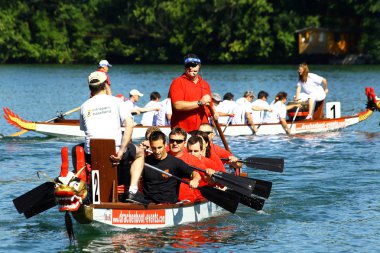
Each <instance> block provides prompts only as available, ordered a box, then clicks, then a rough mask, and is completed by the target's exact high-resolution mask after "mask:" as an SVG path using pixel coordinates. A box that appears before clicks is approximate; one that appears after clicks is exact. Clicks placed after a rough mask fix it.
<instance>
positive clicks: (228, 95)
mask: <svg viewBox="0 0 380 253" xmlns="http://www.w3.org/2000/svg"><path fill="white" fill-rule="evenodd" d="M233 99H234V94H232V93H231V92H227V93H226V94H224V96H223V100H233Z"/></svg>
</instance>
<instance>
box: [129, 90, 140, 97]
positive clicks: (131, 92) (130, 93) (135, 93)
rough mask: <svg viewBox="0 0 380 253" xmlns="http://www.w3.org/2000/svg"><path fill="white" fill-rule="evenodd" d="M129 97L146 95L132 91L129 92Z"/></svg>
mask: <svg viewBox="0 0 380 253" xmlns="http://www.w3.org/2000/svg"><path fill="white" fill-rule="evenodd" d="M129 95H131V96H134V95H137V96H140V97H142V96H144V94H142V93H141V92H140V91H138V90H136V89H133V90H131V91H130V92H129Z"/></svg>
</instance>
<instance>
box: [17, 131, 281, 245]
mask: <svg viewBox="0 0 380 253" xmlns="http://www.w3.org/2000/svg"><path fill="white" fill-rule="evenodd" d="M71 153H72V161H73V167H74V170H73V171H69V149H68V147H63V148H62V150H61V157H62V165H61V170H60V174H59V176H58V177H56V178H55V179H51V178H50V177H48V176H47V175H46V174H45V176H46V177H47V178H48V179H49V181H48V182H45V183H44V184H42V185H40V186H38V187H36V188H34V189H32V190H31V191H29V192H27V193H25V194H23V195H21V196H19V197H17V198H15V199H14V200H13V203H14V205H15V207H16V209H17V211H18V212H19V213H22V214H24V216H25V217H26V218H31V217H33V216H35V215H37V214H39V213H42V212H44V211H45V210H48V209H50V208H52V207H54V206H56V205H58V210H59V211H60V212H64V213H65V221H66V222H65V223H66V228H67V232H68V234H69V237H70V241H71V240H72V239H73V238H74V233H73V230H72V221H71V217H73V218H74V219H75V220H76V221H77V222H78V223H80V224H90V225H92V224H102V225H108V226H112V227H117V228H121V229H158V228H166V227H172V226H177V225H181V224H186V223H193V222H199V221H202V220H204V219H207V218H210V217H212V216H216V215H221V214H223V213H226V210H227V211H229V212H232V213H234V212H235V211H236V209H237V207H238V204H239V203H242V204H244V205H246V206H249V207H251V208H252V209H255V210H261V209H262V208H263V206H264V202H265V199H267V198H268V197H269V194H270V191H271V187H272V183H271V182H268V181H264V180H259V179H250V178H248V177H240V176H236V175H234V174H230V173H222V172H220V173H221V174H217V173H216V174H215V175H213V177H215V182H217V183H223V185H226V186H228V187H229V189H228V190H225V191H223V190H221V189H219V188H215V187H213V186H208V185H207V186H202V187H200V188H198V189H199V191H200V193H201V194H202V196H203V197H202V198H199V199H197V200H195V201H193V202H190V201H186V200H182V201H181V202H178V203H175V204H165V203H164V204H155V203H149V204H148V205H143V204H138V203H125V202H123V201H122V200H123V199H124V198H125V197H123V195H124V194H125V193H124V189H128V188H127V187H128V182H123V183H119V182H118V173H117V167H116V166H115V165H113V164H112V162H111V160H110V159H109V157H110V155H111V154H115V141H114V140H107V139H92V140H91V165H89V164H87V163H86V162H85V155H84V149H83V146H82V145H76V146H74V147H73V148H72V152H71ZM262 159H264V158H261V160H259V162H258V166H259V165H260V164H261V165H263V162H264V161H263V160H262ZM270 161H271V162H270V163H271V164H272V165H273V163H274V162H275V161H276V160H275V159H270ZM280 162H281V163H280V164H279V165H280V167H281V168H279V169H280V170H278V168H277V167H276V168H275V169H273V171H277V172H282V169H283V159H281V161H280ZM147 166H148V167H152V168H153V169H155V170H158V171H159V173H163V174H167V172H165V171H161V170H159V169H158V168H155V167H154V166H151V165H149V164H145V168H144V169H150V168H147ZM268 166H270V164H268ZM194 168H195V167H194ZM199 170H200V169H199ZM41 173H42V174H44V173H43V172H41ZM168 176H173V177H174V178H176V177H175V176H174V175H170V174H169V175H168ZM176 179H177V178H176ZM178 180H181V179H178ZM181 181H182V180H181Z"/></svg>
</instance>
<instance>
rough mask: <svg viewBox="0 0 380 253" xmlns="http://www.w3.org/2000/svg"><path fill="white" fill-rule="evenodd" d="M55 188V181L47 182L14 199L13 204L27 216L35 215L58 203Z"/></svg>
mask: <svg viewBox="0 0 380 253" xmlns="http://www.w3.org/2000/svg"><path fill="white" fill-rule="evenodd" d="M54 189H55V183H53V182H45V183H44V184H41V185H39V186H37V187H36V188H34V189H32V190H30V191H28V192H27V193H24V194H23V195H21V196H19V197H17V198H15V199H13V204H14V205H15V207H16V209H17V211H18V212H19V213H24V215H25V217H26V218H30V217H33V216H34V215H36V214H39V213H41V212H43V211H46V210H48V209H50V208H52V207H54V206H56V205H57V203H56V202H55V197H54Z"/></svg>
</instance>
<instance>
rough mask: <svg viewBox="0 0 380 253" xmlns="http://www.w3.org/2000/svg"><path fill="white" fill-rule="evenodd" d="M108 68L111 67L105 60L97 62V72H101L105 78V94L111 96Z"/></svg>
mask: <svg viewBox="0 0 380 253" xmlns="http://www.w3.org/2000/svg"><path fill="white" fill-rule="evenodd" d="M110 67H112V65H111V64H110V63H109V62H108V61H107V60H101V61H100V62H99V68H98V71H100V72H103V73H104V74H106V76H107V85H106V94H107V95H112V91H111V80H110V77H109V76H108V70H109V68H110Z"/></svg>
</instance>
